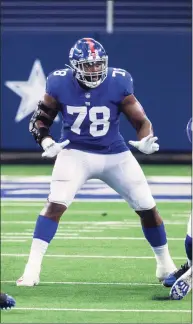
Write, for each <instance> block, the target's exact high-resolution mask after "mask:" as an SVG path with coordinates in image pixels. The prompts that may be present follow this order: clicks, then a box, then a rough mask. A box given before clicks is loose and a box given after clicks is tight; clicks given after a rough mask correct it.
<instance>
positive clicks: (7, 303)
mask: <svg viewBox="0 0 193 324" xmlns="http://www.w3.org/2000/svg"><path fill="white" fill-rule="evenodd" d="M14 306H15V299H14V298H13V297H12V296H9V295H7V294H4V293H1V294H0V309H7V308H12V307H14Z"/></svg>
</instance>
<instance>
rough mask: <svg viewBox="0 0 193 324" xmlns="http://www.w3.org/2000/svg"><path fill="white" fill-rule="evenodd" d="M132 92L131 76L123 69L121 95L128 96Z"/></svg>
mask: <svg viewBox="0 0 193 324" xmlns="http://www.w3.org/2000/svg"><path fill="white" fill-rule="evenodd" d="M133 93H134V89H133V78H132V76H131V74H130V73H129V72H127V71H125V77H124V84H123V96H124V97H126V96H129V95H131V94H133Z"/></svg>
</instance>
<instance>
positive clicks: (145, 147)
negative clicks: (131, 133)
mask: <svg viewBox="0 0 193 324" xmlns="http://www.w3.org/2000/svg"><path fill="white" fill-rule="evenodd" d="M157 140H158V138H157V137H156V136H153V135H152V134H150V135H148V136H146V137H144V138H142V139H141V140H140V141H129V144H130V145H132V146H134V147H136V148H137V149H138V150H139V151H141V152H143V153H145V154H152V153H154V152H156V151H159V144H157V143H155V142H156V141H157Z"/></svg>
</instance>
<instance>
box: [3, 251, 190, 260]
mask: <svg viewBox="0 0 193 324" xmlns="http://www.w3.org/2000/svg"><path fill="white" fill-rule="evenodd" d="M1 256H2V257H16V258H23V257H28V256H29V255H28V254H18V253H2V254H1ZM45 257H47V258H70V259H72V258H73V259H76V258H82V259H149V260H151V259H155V257H154V256H128V255H127V256H124V255H80V254H74V255H69V254H45ZM184 258H185V257H184V256H183V257H173V260H184Z"/></svg>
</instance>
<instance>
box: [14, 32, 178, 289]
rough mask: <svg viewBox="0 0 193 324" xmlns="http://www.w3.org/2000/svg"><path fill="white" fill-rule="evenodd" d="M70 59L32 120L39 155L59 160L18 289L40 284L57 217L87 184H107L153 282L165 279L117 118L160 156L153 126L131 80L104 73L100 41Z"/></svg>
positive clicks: (158, 228)
mask: <svg viewBox="0 0 193 324" xmlns="http://www.w3.org/2000/svg"><path fill="white" fill-rule="evenodd" d="M69 60H70V66H68V67H69V68H66V69H61V70H56V71H54V72H53V73H51V74H50V75H49V76H48V78H47V83H46V93H45V96H44V99H43V101H41V102H39V104H38V109H37V110H36V111H35V113H34V114H33V117H32V119H31V122H30V132H31V133H32V135H33V136H34V138H35V141H36V142H37V143H38V144H40V146H41V147H42V148H43V150H44V152H43V154H42V156H44V157H47V158H53V157H55V156H57V158H56V161H55V165H54V168H53V172H52V180H51V184H50V194H49V196H48V202H47V203H46V205H45V207H44V208H43V209H42V210H41V212H40V215H39V217H38V219H37V222H36V226H35V230H34V235H33V241H32V246H31V251H30V254H29V259H28V262H27V264H26V266H25V270H24V273H23V275H22V277H21V278H19V279H18V280H17V285H18V286H33V285H37V284H38V283H39V276H40V270H41V264H42V259H43V256H44V254H45V253H46V250H47V248H48V245H49V243H50V242H51V240H52V239H53V237H54V235H55V233H56V231H57V228H58V223H59V221H60V218H61V216H62V214H63V213H64V212H65V211H66V210H67V208H68V206H69V205H70V204H71V203H72V201H73V199H74V196H75V195H76V193H77V191H78V190H79V189H80V188H81V187H82V185H83V184H84V183H85V182H86V181H87V180H88V179H92V178H95V179H96V178H98V179H101V180H102V181H104V182H105V183H106V184H108V185H109V186H110V187H111V188H113V189H114V190H115V191H116V192H117V193H119V194H120V195H121V196H122V197H123V198H124V199H125V201H126V202H128V204H129V205H130V206H131V208H133V209H134V210H135V212H136V214H138V215H139V217H140V220H141V225H142V229H143V232H144V235H145V238H146V239H147V241H148V242H149V244H150V245H151V247H152V249H153V251H154V253H155V258H156V261H157V268H156V276H157V278H158V279H159V280H160V281H162V280H164V279H165V278H166V277H167V276H168V275H169V274H170V273H171V272H173V271H175V270H176V267H175V265H174V263H173V261H172V259H171V256H170V253H169V250H168V244H167V238H166V232H165V228H164V223H163V220H162V218H161V216H160V215H159V212H158V210H157V208H156V204H155V201H154V199H153V197H152V194H151V192H150V188H149V186H148V183H147V180H146V178H145V176H144V173H143V171H142V169H141V167H140V166H139V164H138V162H137V160H136V159H135V158H134V156H133V155H132V153H131V151H130V150H129V148H128V146H127V144H126V143H125V141H124V139H123V137H122V136H121V134H120V132H119V116H120V114H121V113H123V114H125V115H126V117H127V119H128V121H129V122H130V123H131V125H132V126H133V127H134V128H135V130H136V132H137V137H138V141H130V142H129V144H130V145H132V146H134V147H136V148H137V149H138V150H139V151H141V152H143V153H145V154H152V153H154V152H156V151H158V150H159V145H158V144H157V143H156V141H157V137H155V136H154V135H153V129H152V124H151V122H150V120H149V119H148V117H147V116H146V114H145V112H144V110H143V108H142V106H141V104H140V103H139V101H138V100H137V99H136V97H135V95H134V91H133V80H132V77H131V75H130V74H129V73H128V72H127V71H125V70H122V69H117V68H111V67H108V56H107V54H106V52H105V50H104V48H103V46H102V45H101V44H100V43H99V42H97V41H96V40H94V39H92V38H82V39H80V40H78V41H77V42H76V43H75V45H74V46H73V47H72V49H71V50H70V54H69ZM59 111H60V112H61V114H62V120H63V126H62V133H61V139H60V143H56V142H55V141H54V139H53V138H52V137H51V135H50V126H51V125H52V123H53V120H54V118H55V117H56V115H57V114H58V112H59ZM64 147H65V149H64Z"/></svg>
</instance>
